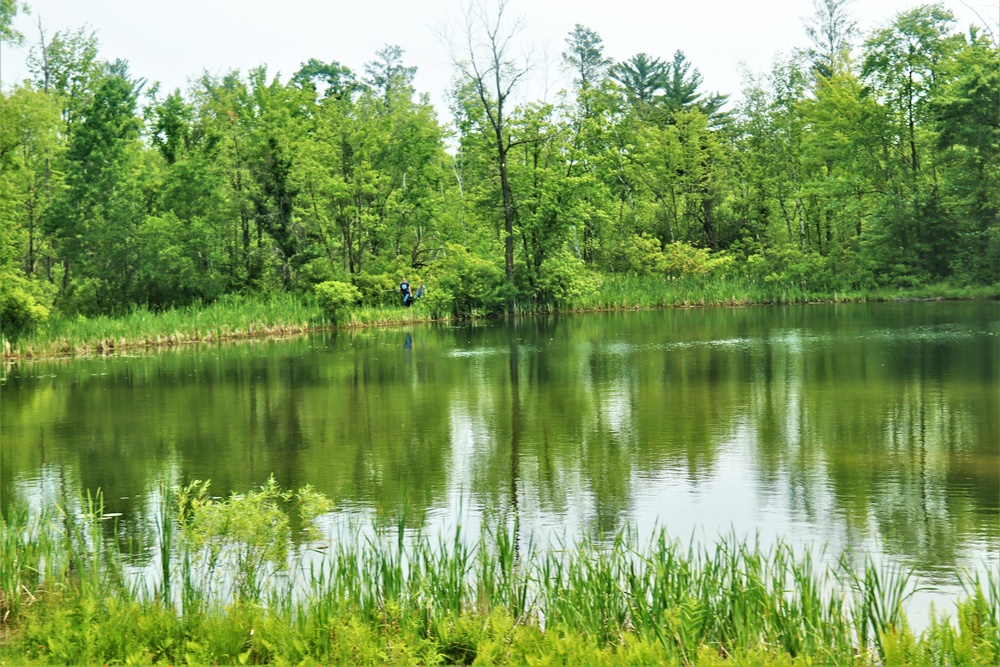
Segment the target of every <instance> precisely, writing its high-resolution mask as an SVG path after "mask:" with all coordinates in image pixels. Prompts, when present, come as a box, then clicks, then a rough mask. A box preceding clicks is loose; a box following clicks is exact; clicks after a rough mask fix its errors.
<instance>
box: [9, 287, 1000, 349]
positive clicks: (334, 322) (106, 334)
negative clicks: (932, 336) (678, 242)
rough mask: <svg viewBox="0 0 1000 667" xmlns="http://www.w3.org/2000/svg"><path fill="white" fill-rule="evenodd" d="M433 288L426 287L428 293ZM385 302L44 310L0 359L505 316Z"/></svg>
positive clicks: (724, 294) (775, 296)
mask: <svg viewBox="0 0 1000 667" xmlns="http://www.w3.org/2000/svg"><path fill="white" fill-rule="evenodd" d="M431 293H433V292H431ZM945 299H947V300H955V299H963V300H964V299H1000V284H998V285H996V286H993V287H962V288H954V287H949V286H946V285H936V286H930V287H926V288H920V289H915V288H914V289H908V290H888V289H887V290H872V291H864V292H843V293H839V292H834V293H832V294H811V293H809V292H806V291H804V290H795V289H791V290H789V289H786V288H782V289H775V288H774V287H771V288H767V287H765V288H762V289H756V290H754V289H750V286H749V285H747V284H745V283H744V284H740V283H733V282H731V281H716V282H714V283H710V284H706V283H705V281H701V280H699V281H696V282H690V281H684V280H681V281H673V282H665V281H663V280H662V279H660V278H649V277H646V278H638V277H635V276H631V277H630V276H610V277H605V278H604V279H603V280H602V281H601V285H600V289H599V290H597V291H595V292H593V293H591V294H588V295H584V296H581V297H580V300H579V302H578V303H577V304H576V305H575V307H565V306H564V307H562V308H559V307H556V306H554V305H545V304H541V305H539V304H532V305H531V306H530V308H531V309H529V307H525V308H520V307H519V308H518V309H517V315H518V316H532V315H535V314H541V313H551V312H567V313H574V312H576V313H583V312H598V311H612V310H619V311H622V310H647V309H658V308H691V307H713V306H728V307H732V306H751V305H774V304H790V305H791V304H810V303H866V302H882V301H906V300H925V301H931V300H945ZM385 301H390V302H391V304H388V305H386V304H378V305H363V304H362V305H358V304H353V303H352V304H349V305H348V306H346V307H342V308H338V309H337V310H336V311H334V313H333V314H331V313H330V312H329V311H328V310H327V309H324V307H323V305H322V302H321V300H318V299H316V298H309V297H300V296H296V295H291V294H283V295H275V296H274V297H272V298H270V299H263V298H259V297H247V298H234V297H225V298H222V299H220V300H219V301H218V302H216V303H213V304H206V305H204V306H201V305H198V306H188V307H184V308H177V309H170V310H167V311H164V312H159V313H157V312H153V311H151V310H149V309H146V308H136V309H134V310H133V311H132V312H130V313H128V314H125V315H123V316H121V317H108V316H100V317H95V318H87V317H76V318H64V317H53V318H51V319H50V320H48V321H46V322H45V323H43V324H41V325H40V326H39V327H38V328H37V330H36V331H33V332H31V333H27V334H23V335H21V336H19V337H18V338H16V339H15V340H13V341H9V340H7V339H6V338H5V339H4V340H3V358H4V360H6V361H8V362H11V361H19V360H25V361H26V360H33V359H49V358H57V357H86V356H99V355H107V354H120V353H127V352H130V351H136V350H146V349H162V348H171V347H181V346H185V345H190V344H196V343H202V344H215V343H223V342H226V341H236V340H250V339H260V338H283V337H288V336H296V335H302V334H306V333H309V332H314V331H324V330H329V329H333V328H356V327H370V326H396V325H406V324H413V323H429V322H440V321H456V320H461V319H467V320H468V319H482V318H488V317H491V316H494V315H499V316H504V315H503V311H502V309H500V310H496V309H494V310H493V311H491V310H489V309H486V308H484V309H482V310H477V309H472V310H471V311H470V312H468V313H466V314H464V315H462V316H461V317H460V316H456V315H454V314H452V313H450V312H449V311H444V312H442V311H441V310H440V309H436V308H435V306H434V303H433V301H431V300H429V299H428V301H427V302H424V301H423V299H418V300H417V302H416V303H415V305H414V306H412V307H410V308H403V307H402V305H401V304H399V303H397V301H398V299H396V298H395V295H393V296H392V298H387V299H385Z"/></svg>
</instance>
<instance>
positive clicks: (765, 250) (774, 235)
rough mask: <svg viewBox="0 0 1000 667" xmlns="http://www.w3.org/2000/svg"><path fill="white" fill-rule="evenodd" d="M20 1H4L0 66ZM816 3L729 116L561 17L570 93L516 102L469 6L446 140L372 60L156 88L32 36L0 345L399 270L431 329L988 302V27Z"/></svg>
mask: <svg viewBox="0 0 1000 667" xmlns="http://www.w3.org/2000/svg"><path fill="white" fill-rule="evenodd" d="M18 8H19V5H18V3H16V2H13V1H12V0H0V39H2V40H3V41H4V42H6V43H8V44H9V43H16V42H18V41H21V40H24V39H25V37H24V36H22V35H19V34H18V33H17V32H16V31H15V30H14V29H13V18H14V16H15V14H16V13H17V11H18ZM815 8H816V12H815V14H814V15H813V16H810V17H806V18H805V20H804V24H805V27H806V30H805V37H804V40H803V41H804V44H803V47H802V48H801V49H799V50H797V51H796V52H795V53H793V54H792V55H791V56H789V57H788V58H787V59H784V60H783V61H780V62H776V63H775V64H774V66H773V68H772V70H771V71H770V73H769V74H767V75H766V76H759V77H748V79H747V81H746V84H745V87H744V90H743V91H742V92H741V95H739V96H733V97H732V98H730V97H729V96H727V95H722V94H718V93H712V92H709V91H706V90H704V87H703V85H702V84H703V82H702V78H701V75H700V73H699V71H698V69H697V67H696V65H695V64H694V63H692V62H690V61H689V60H688V59H687V58H686V57H685V55H684V54H683V53H682V52H681V51H677V52H675V53H674V54H673V55H669V54H667V53H663V54H647V53H638V54H635V55H633V56H631V57H630V58H628V59H627V60H624V61H622V62H613V61H612V60H611V59H609V58H608V57H606V55H605V53H604V47H603V44H602V40H601V38H600V36H599V34H598V33H597V32H595V31H593V30H591V29H589V28H586V27H583V26H580V25H577V27H576V29H575V30H574V31H573V32H572V33H571V34H569V35H568V37H567V38H566V41H565V50H564V51H563V53H562V58H561V62H562V65H563V67H564V68H565V71H566V72H567V73H569V74H570V75H571V78H572V85H571V87H570V89H568V90H565V91H564V92H563V93H562V94H561V95H560V96H558V98H557V101H555V102H551V103H544V102H541V101H538V102H532V103H521V104H517V105H515V104H514V100H515V99H519V97H518V95H517V94H516V93H518V92H519V90H521V87H523V86H524V85H525V84H524V81H525V74H526V73H527V69H526V67H527V65H525V64H524V63H522V62H520V61H519V60H518V59H517V58H516V57H515V56H514V51H513V50H512V48H511V47H510V44H511V42H510V41H509V39H508V38H509V37H510V36H511V33H510V29H509V28H508V27H507V26H509V25H510V24H509V23H507V22H506V19H507V17H506V16H505V15H504V8H503V7H502V6H501V7H500V8H498V9H496V10H495V11H494V13H493V14H488V13H484V14H479V15H475V14H473V15H470V22H469V24H468V25H467V26H466V28H467V29H466V32H465V33H464V34H462V35H460V37H459V39H457V40H455V43H454V45H453V46H454V48H453V54H452V59H453V62H454V64H455V73H456V76H455V85H454V87H453V89H452V90H451V91H450V97H449V99H450V100H451V108H450V110H449V112H450V113H449V114H448V116H449V118H450V120H449V121H448V122H447V123H445V122H443V121H442V114H441V113H440V110H435V109H434V108H433V107H432V106H431V104H430V102H429V98H428V96H426V95H421V94H419V93H418V92H417V91H416V90H415V89H414V87H413V79H414V74H415V69H414V68H413V67H409V66H407V65H406V61H405V54H404V52H403V51H402V50H401V49H400V48H399V47H397V46H393V45H387V46H386V47H385V48H383V49H381V50H380V51H378V52H377V53H375V54H374V57H373V59H372V60H371V61H370V62H369V63H368V64H367V65H366V66H365V67H364V71H363V72H355V71H351V70H350V69H349V68H347V67H344V66H342V65H341V64H339V63H338V62H336V61H321V60H316V59H311V60H309V61H308V62H306V63H303V64H302V66H301V68H300V69H299V70H298V71H297V72H295V73H294V74H293V75H292V76H291V77H288V78H287V80H282V77H279V76H275V75H272V74H271V73H269V72H268V70H267V69H266V68H265V67H260V68H257V69H253V70H251V71H249V72H247V73H246V74H245V75H244V74H241V73H240V72H237V71H233V72H230V73H228V74H225V75H224V76H212V75H208V74H206V75H203V76H201V78H199V79H197V80H196V81H192V84H191V86H190V87H189V89H188V90H187V91H181V90H175V91H163V90H160V89H159V87H158V86H157V85H156V84H150V83H148V82H147V81H146V80H145V79H143V78H142V73H137V72H132V71H131V70H130V69H129V66H128V63H126V62H124V61H122V60H112V59H108V58H105V57H104V56H103V55H102V53H101V48H100V45H99V43H98V41H97V39H96V37H95V36H94V34H92V33H89V32H87V31H86V30H83V29H80V30H75V31H73V30H67V31H60V32H56V33H53V34H51V35H43V36H42V37H41V38H40V39H39V41H38V43H37V44H35V45H34V47H33V48H32V49H31V51H30V53H31V55H30V57H29V63H28V64H29V66H30V71H31V76H30V78H28V79H27V80H24V81H22V82H18V83H17V84H16V85H13V86H8V87H5V88H4V89H3V91H2V95H0V225H2V226H0V321H2V327H3V332H4V334H5V336H7V337H16V336H17V335H18V334H19V333H20V332H24V331H27V330H30V329H31V328H32V327H35V326H37V325H38V324H39V323H41V322H43V321H44V320H45V319H46V318H48V317H52V316H53V315H55V314H59V315H62V316H70V317H92V316H94V315H100V314H121V313H124V312H128V311H130V310H132V309H134V308H136V307H146V308H149V309H153V310H162V309H167V308H172V307H179V306H184V305H191V304H198V303H202V304H208V303H212V302H214V301H217V300H219V299H220V298H221V297H223V296H224V295H228V294H242V295H250V296H254V297H266V296H268V295H273V294H276V293H284V292H287V293H292V294H300V295H303V297H304V298H313V295H314V294H316V293H317V291H316V287H317V285H321V284H324V283H325V286H324V288H323V289H320V296H321V297H325V298H327V299H328V300H329V301H330V302H331V303H333V304H338V303H345V302H359V303H367V304H380V303H381V304H390V303H398V292H396V291H395V290H396V289H397V287H396V286H397V285H398V282H399V280H400V279H401V278H402V277H404V276H406V277H409V278H410V279H411V281H415V280H418V279H420V280H425V281H426V282H427V285H428V287H429V294H428V297H427V301H428V302H429V303H431V304H432V305H433V307H434V308H435V309H436V310H437V311H439V312H443V313H452V314H456V315H461V314H465V313H469V312H473V311H475V312H480V313H491V312H496V313H501V312H504V311H510V310H511V309H513V308H515V307H517V308H524V309H530V308H532V307H533V306H536V307H538V306H544V307H550V306H556V307H564V306H571V305H572V303H573V302H574V300H575V299H576V298H578V297H579V295H581V294H582V293H585V292H587V291H592V290H595V289H598V287H597V286H598V285H599V284H600V277H601V276H608V275H611V274H635V275H640V276H650V275H661V276H663V280H664V283H666V282H667V281H669V280H675V279H678V278H682V277H691V276H704V277H712V279H716V280H725V279H728V278H739V279H741V280H743V281H746V280H751V281H755V282H760V283H771V284H775V285H797V286H800V287H804V288H807V289H809V290H813V291H818V292H823V291H827V292H832V291H835V290H850V289H865V288H873V287H880V286H892V287H912V286H917V285H924V284H928V283H933V282H940V281H946V282H948V283H950V284H953V285H984V284H986V285H989V284H993V283H995V282H996V281H997V280H998V277H1000V225H998V208H1000V47H998V45H997V43H996V40H995V35H993V34H992V33H991V32H990V31H989V30H978V29H976V28H975V27H971V28H968V29H966V30H963V29H962V28H961V27H960V26H958V25H956V23H955V21H954V18H953V16H952V14H951V13H950V12H949V11H947V10H946V9H945V8H944V7H943V6H941V5H923V6H919V7H916V8H913V9H911V10H907V11H905V12H903V13H900V14H898V15H896V16H895V17H892V18H890V19H888V20H886V21H885V22H884V23H883V24H882V25H881V27H879V28H877V29H875V30H874V31H872V32H870V33H869V34H867V35H863V34H860V33H859V31H858V29H857V27H856V22H855V21H853V20H852V18H851V15H850V13H849V10H848V0H817V1H816V3H815ZM665 48H667V47H666V45H665ZM415 284H416V283H415ZM324 289H325V291H324Z"/></svg>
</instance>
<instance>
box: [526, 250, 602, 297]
mask: <svg viewBox="0 0 1000 667" xmlns="http://www.w3.org/2000/svg"><path fill="white" fill-rule="evenodd" d="M599 284H600V281H599V279H598V277H597V276H595V275H594V274H593V273H592V272H591V271H590V270H588V269H587V265H586V263H585V262H584V261H583V260H582V259H580V258H578V257H576V256H575V255H573V253H571V252H569V251H568V250H566V249H563V250H561V251H560V252H558V253H556V254H554V255H553V256H551V257H548V258H546V259H545V260H544V261H542V267H541V272H540V275H539V278H538V297H539V298H540V299H541V300H543V301H547V302H551V303H555V304H556V305H559V306H569V307H573V306H575V305H578V304H579V303H580V302H581V300H582V299H584V298H585V297H589V296H590V295H592V294H594V293H595V292H596V291H597V288H598V285H599Z"/></svg>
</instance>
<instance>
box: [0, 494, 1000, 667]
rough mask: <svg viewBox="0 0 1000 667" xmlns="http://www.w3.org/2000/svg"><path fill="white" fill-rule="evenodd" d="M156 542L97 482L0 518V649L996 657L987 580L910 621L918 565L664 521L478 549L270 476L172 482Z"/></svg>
mask: <svg viewBox="0 0 1000 667" xmlns="http://www.w3.org/2000/svg"><path fill="white" fill-rule="evenodd" d="M161 500H162V503H161V504H160V506H161V507H162V511H161V513H160V515H159V516H156V517H152V518H149V519H148V522H149V524H150V530H151V531H152V532H153V533H155V547H154V549H153V551H155V554H153V556H152V557H150V556H148V555H146V556H144V555H143V554H141V553H140V554H136V553H131V552H130V550H129V549H128V548H126V546H123V545H127V544H128V542H127V541H125V540H123V539H122V536H121V535H120V534H119V533H118V530H117V527H116V525H115V523H114V521H115V517H114V516H113V515H110V514H104V512H103V509H102V504H101V497H100V495H98V496H96V497H88V499H87V500H86V501H85V502H83V503H82V504H81V506H80V507H78V508H76V509H74V510H70V511H66V512H61V511H53V512H51V513H47V514H46V513H43V514H42V515H41V516H37V515H29V513H27V512H14V513H11V514H9V515H8V516H6V517H4V518H3V521H2V522H0V664H8V663H9V664H15V663H16V664H21V663H23V662H25V661H28V662H36V663H40V664H44V663H59V664H67V663H68V664H84V663H86V664H100V663H104V664H109V663H124V664H153V663H157V664H237V663H239V664H304V665H309V664H329V663H334V664H452V663H459V664H469V663H476V664H484V665H488V664H607V665H613V664H622V665H640V664H641V665H649V664H676V665H691V664H748V663H752V664H761V663H764V664H787V665H790V664H817V663H819V664H855V665H868V664H886V665H889V664H934V665H938V664H939V665H958V664H961V665H968V664H995V663H996V661H997V660H998V659H1000V580H998V579H996V578H994V577H993V575H991V574H990V575H987V576H986V578H985V579H983V578H982V577H973V578H967V579H966V580H965V590H966V593H967V595H966V596H965V597H964V599H962V600H960V601H959V602H958V603H957V606H956V608H955V610H954V612H953V613H949V612H947V611H942V610H938V611H932V613H931V619H930V622H929V625H928V627H927V628H926V629H924V630H923V631H922V632H920V633H919V634H915V633H914V632H913V631H912V630H911V629H910V627H909V625H908V624H907V621H906V616H905V613H904V608H905V605H906V602H907V600H908V598H909V596H910V595H911V594H912V593H913V590H914V584H913V579H912V573H911V572H908V571H906V570H904V569H900V568H893V567H886V566H878V565H876V564H875V563H873V562H872V561H871V560H870V559H862V560H861V561H860V563H859V562H853V561H852V558H851V555H850V554H844V556H842V557H841V559H840V561H839V564H838V565H837V566H835V567H830V566H827V565H821V564H819V563H817V562H815V561H814V560H813V558H812V557H811V556H810V555H809V554H807V553H797V552H796V551H795V550H793V549H792V548H790V547H789V546H788V545H786V544H781V543H779V544H777V545H775V546H773V547H762V546H761V545H760V544H758V543H757V542H755V541H754V540H747V539H740V538H736V537H727V538H722V539H720V540H719V541H718V542H717V543H716V544H715V545H713V546H711V547H708V546H697V545H691V546H688V547H684V546H682V545H681V544H680V543H678V542H674V541H671V540H670V539H669V538H668V537H667V536H666V534H665V532H663V531H660V532H658V533H657V534H655V535H653V536H652V539H651V540H650V541H649V542H648V544H647V546H645V547H640V546H638V543H639V539H638V537H637V536H636V535H634V534H630V533H629V532H627V531H626V532H622V533H619V534H618V535H617V536H616V537H615V538H614V539H613V540H611V542H610V543H601V544H599V543H596V542H593V541H590V540H583V541H581V542H580V543H577V544H575V545H559V544H555V545H546V546H545V547H544V548H539V546H538V545H536V544H535V543H534V542H533V541H532V540H531V539H530V538H526V537H525V536H523V535H521V534H520V531H519V528H518V526H517V524H516V522H515V523H514V524H510V523H509V522H505V521H503V520H494V521H493V522H492V523H490V524H488V525H491V526H492V527H491V528H490V529H487V530H486V531H484V533H483V534H482V535H481V536H480V538H479V540H478V541H474V543H473V544H469V543H468V541H467V540H466V538H465V536H464V535H463V534H462V531H461V528H460V527H457V528H455V530H454V532H453V533H452V534H451V535H448V536H445V537H441V538H437V539H430V538H429V537H427V536H426V535H423V534H421V533H419V532H414V531H413V530H412V529H409V528H407V526H406V521H405V517H398V518H397V519H396V521H395V522H392V521H389V520H386V519H385V518H377V519H376V520H375V521H374V523H373V524H372V525H371V526H360V525H354V526H352V527H347V528H341V529H340V530H339V531H337V532H335V533H334V534H332V535H325V536H324V535H322V534H321V533H320V530H319V524H318V523H317V518H319V517H322V516H324V515H325V513H326V512H327V511H328V510H329V509H330V501H329V500H328V499H327V498H325V497H323V496H322V495H320V494H318V493H316V492H315V491H313V490H311V489H309V488H304V489H300V490H298V491H295V492H288V491H282V490H281V489H279V488H278V487H277V486H276V485H275V484H274V482H273V480H272V481H271V482H269V483H268V484H266V485H265V486H263V487H261V488H260V489H258V490H254V491H251V492H249V493H246V494H241V495H233V496H231V497H230V498H228V499H224V500H222V499H216V498H213V497H212V496H211V495H210V493H209V487H208V484H207V483H201V482H195V483H192V484H190V485H188V486H187V487H184V488H180V489H178V490H172V489H170V488H164V489H163V490H162V493H161Z"/></svg>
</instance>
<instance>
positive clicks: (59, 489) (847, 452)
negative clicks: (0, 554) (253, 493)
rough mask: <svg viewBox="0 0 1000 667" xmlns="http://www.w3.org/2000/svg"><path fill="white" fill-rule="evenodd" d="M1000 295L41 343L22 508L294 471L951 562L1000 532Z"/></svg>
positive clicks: (435, 507) (543, 511)
mask: <svg viewBox="0 0 1000 667" xmlns="http://www.w3.org/2000/svg"><path fill="white" fill-rule="evenodd" d="M998 321H1000V309H998V307H997V305H996V304H995V303H918V304H879V305H871V306H810V307H806V308H748V309H735V310H724V309H716V310H695V311H666V312H644V313H613V314H601V315H592V316H578V317H568V318H566V317H564V318H558V317H549V318H537V319H527V320H521V321H518V322H516V323H511V324H502V325H488V326H487V325H476V326H456V327H440V328H431V327H427V328H421V329H419V330H418V331H417V332H412V331H410V332H399V331H390V330H371V331H357V332H337V333H333V334H329V335H324V336H315V337H312V338H308V339H306V338H303V339H296V340H291V341H272V342H260V341H257V342H248V343H242V344H238V345H231V346H225V347H217V348H215V347H207V348H200V349H197V350H189V351H181V352H178V351H171V352H163V353H155V354H150V355H145V356H138V357H127V358H126V357H117V358H109V359H96V360H88V361H78V362H42V363H36V364H29V365H23V366H20V367H15V368H14V369H12V370H11V371H9V372H8V374H7V376H6V377H5V381H4V383H3V385H2V388H0V392H2V403H3V405H2V408H3V409H2V417H0V443H2V447H0V510H5V508H9V507H11V506H12V505H13V504H15V503H22V502H29V501H30V502H33V503H35V504H41V503H44V502H57V503H60V504H62V505H63V506H71V505H72V504H73V502H75V500H74V499H76V498H78V497H79V493H80V491H81V490H82V489H91V490H95V489H98V488H100V489H102V490H103V492H104V494H105V497H106V499H107V502H108V508H107V509H108V511H115V512H122V513H123V515H124V517H125V520H126V522H125V531H124V532H125V533H126V534H130V535H131V536H133V537H135V538H136V539H140V540H144V539H147V538H146V537H144V536H146V534H147V533H148V525H147V523H145V522H144V519H143V517H146V518H148V517H149V516H151V513H152V511H153V509H154V508H153V507H152V505H153V504H154V503H155V500H154V499H155V498H156V497H157V496H156V493H155V490H156V488H157V485H158V484H160V483H161V482H162V481H163V480H166V481H167V482H168V483H185V482H187V481H190V480H193V479H206V478H208V479H211V480H212V481H213V488H214V489H215V490H216V493H219V494H226V493H228V492H230V491H242V490H245V489H247V488H249V487H252V486H255V485H259V484H263V483H264V482H265V481H266V479H267V477H268V476H269V475H271V474H273V475H274V476H275V478H276V479H277V481H278V482H279V483H280V484H282V485H283V486H298V485H301V484H304V483H309V484H312V485H313V486H315V487H316V488H317V489H319V490H320V491H322V492H324V493H326V494H327V495H329V496H330V497H331V498H333V499H334V500H335V501H336V502H337V504H338V507H339V508H340V510H341V511H348V510H351V511H353V510H356V509H359V508H360V509H363V510H370V511H374V512H380V513H390V514H391V513H401V512H404V511H405V512H406V513H407V514H408V516H409V519H410V520H411V521H416V522H425V521H430V520H431V517H432V516H438V517H439V516H441V515H442V514H447V513H448V512H450V511H453V508H454V507H455V506H456V505H457V504H462V506H463V507H465V508H466V509H467V510H470V511H472V512H474V513H498V514H501V515H504V514H505V515H506V516H508V517H510V518H515V517H516V518H517V519H518V520H519V523H520V525H522V526H524V527H526V529H530V530H537V529H551V530H553V531H563V532H570V533H572V532H574V531H583V530H586V531H589V532H591V533H596V534H597V535H604V536H610V535H613V534H614V533H615V532H616V531H617V530H619V529H620V528H621V527H622V526H623V525H624V524H625V523H626V522H629V523H631V524H633V525H636V526H637V527H638V529H639V533H640V534H643V531H644V530H646V529H651V528H652V526H653V525H654V524H655V525H661V526H666V527H667V528H668V529H669V530H670V531H671V532H673V533H674V534H677V535H681V536H686V535H689V534H691V533H692V532H700V533H702V534H705V535H707V536H708V537H714V535H715V534H716V533H717V532H719V531H723V532H724V531H727V530H729V529H730V528H732V529H735V530H736V531H737V532H739V533H744V534H745V533H753V532H755V531H757V532H761V533H763V534H765V535H767V534H770V535H786V536H788V535H792V536H796V537H797V538H799V539H801V540H803V541H816V542H827V543H829V544H830V545H831V547H832V548H833V549H839V548H843V547H856V548H860V549H866V550H871V549H876V550H880V549H882V550H884V551H885V552H886V553H888V554H890V555H895V556H898V557H901V558H904V559H905V560H907V561H908V562H911V563H913V564H915V565H916V566H917V567H918V568H919V569H920V570H921V571H922V572H924V573H925V574H927V575H928V577H929V578H930V579H932V580H934V579H941V580H943V579H946V578H948V577H952V576H953V572H954V569H955V568H956V566H960V565H962V564H964V563H966V562H967V561H968V560H969V559H970V558H973V557H976V556H975V555H976V554H978V555H982V554H983V553H986V554H988V555H989V557H991V558H992V557H996V555H997V553H998V551H1000V411H998V410H997V409H996V408H997V405H1000V396H998V392H1000V389H998V387H1000V382H998V367H997V356H998V355H997V353H998V344H997V343H998V340H1000V338H998V333H1000V327H998V324H997V322H998ZM401 333H402V338H403V350H402V351H401V350H400V349H399V344H400V334H401ZM417 337H419V344H415V342H414V340H415V338H417ZM459 496H460V497H461V502H460V503H456V497H459Z"/></svg>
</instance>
